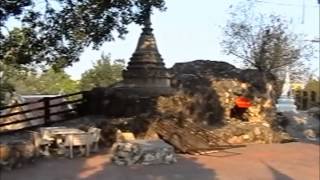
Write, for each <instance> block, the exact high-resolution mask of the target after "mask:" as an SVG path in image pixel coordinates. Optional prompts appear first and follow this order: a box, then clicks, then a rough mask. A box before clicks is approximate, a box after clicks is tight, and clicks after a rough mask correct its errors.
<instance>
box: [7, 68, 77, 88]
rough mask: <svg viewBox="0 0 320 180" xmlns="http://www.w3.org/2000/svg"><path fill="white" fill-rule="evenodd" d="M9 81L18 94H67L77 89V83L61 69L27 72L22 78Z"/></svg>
mask: <svg viewBox="0 0 320 180" xmlns="http://www.w3.org/2000/svg"><path fill="white" fill-rule="evenodd" d="M10 81H11V84H13V86H14V88H15V91H16V92H17V93H18V94H68V93H74V92H77V91H79V88H78V83H77V82H76V81H74V80H72V79H71V78H70V76H69V75H68V74H66V73H65V72H64V71H63V70H60V71H54V70H53V69H49V70H47V71H46V72H43V73H41V74H36V73H28V75H27V76H26V77H24V78H22V77H16V78H12V79H11V80H10Z"/></svg>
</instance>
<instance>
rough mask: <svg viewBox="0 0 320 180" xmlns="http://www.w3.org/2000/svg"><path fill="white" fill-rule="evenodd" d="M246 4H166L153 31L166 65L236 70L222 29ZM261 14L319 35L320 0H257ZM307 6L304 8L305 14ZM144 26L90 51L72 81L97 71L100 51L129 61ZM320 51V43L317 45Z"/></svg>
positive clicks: (213, 0)
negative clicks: (198, 63) (214, 63)
mask: <svg viewBox="0 0 320 180" xmlns="http://www.w3.org/2000/svg"><path fill="white" fill-rule="evenodd" d="M243 1H245V0H197V1H195V0H166V3H167V8H168V9H167V11H165V12H155V13H154V15H153V16H152V23H153V25H152V27H153V28H154V34H155V37H156V40H157V44H158V49H159V51H160V53H161V55H162V57H163V59H164V62H165V64H166V66H167V67H171V66H172V65H173V64H174V63H176V62H184V61H191V60H196V59H209V60H218V61H227V62H229V63H232V64H234V65H236V66H240V64H239V63H238V62H237V61H235V59H234V57H232V56H227V55H225V54H224V53H223V52H222V49H221V47H220V42H221V40H222V38H223V37H222V27H223V26H224V25H225V24H226V22H227V19H228V18H229V14H228V8H229V6H230V5H236V4H238V3H239V2H243ZM257 1H258V2H257V3H256V4H255V8H256V11H257V12H259V13H265V14H275V15H281V16H283V17H285V18H286V19H287V20H289V21H291V25H290V28H291V29H292V30H293V31H294V32H296V33H304V34H306V35H307V37H306V38H307V39H313V38H315V37H319V6H318V4H317V0H287V1H282V0H257ZM303 2H304V3H305V10H304V13H303ZM140 32H141V27H139V26H137V25H130V26H129V33H128V34H127V35H126V38H125V39H124V40H121V39H116V41H114V42H107V43H105V44H104V45H103V46H101V48H100V50H99V51H95V50H92V49H91V48H87V49H86V50H85V52H84V53H83V54H82V55H81V57H80V61H79V62H77V63H74V64H73V66H72V67H69V68H67V69H66V72H67V73H68V74H70V75H71V76H72V78H73V79H80V77H81V74H82V73H83V72H84V71H85V70H87V69H89V68H91V67H92V65H93V63H94V62H95V61H96V60H97V59H99V58H100V56H101V53H102V52H104V53H105V54H108V53H110V54H111V57H112V59H118V58H121V59H125V60H126V62H128V60H129V58H130V57H131V55H132V53H133V51H134V50H135V48H136V44H137V40H138V38H139V35H140ZM315 47H316V48H317V49H318V52H317V55H319V45H317V44H315ZM312 68H313V69H314V70H315V71H317V72H319V57H315V58H314V59H313V61H312Z"/></svg>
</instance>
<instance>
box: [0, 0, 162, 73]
mask: <svg viewBox="0 0 320 180" xmlns="http://www.w3.org/2000/svg"><path fill="white" fill-rule="evenodd" d="M34 6H36V8H34ZM152 8H156V9H160V10H165V3H164V0H144V1H141V0H81V1H79V0H25V1H23V3H22V1H20V0H2V1H1V3H0V28H2V29H1V31H0V60H5V61H7V62H10V63H11V62H16V63H20V64H29V63H33V62H35V63H47V64H48V65H50V66H53V68H55V69H58V68H61V67H65V66H67V65H70V64H71V63H72V62H75V61H78V60H79V55H80V53H81V52H82V51H83V49H84V48H85V47H88V46H89V45H93V48H95V49H97V48H99V47H100V46H101V45H102V44H103V43H104V42H107V41H112V40H114V36H116V35H117V36H118V37H120V38H123V37H124V35H125V34H126V33H127V32H128V31H127V26H128V25H129V24H131V23H137V24H143V23H144V21H145V19H146V18H147V16H148V14H149V13H150V11H151V9H152ZM10 17H15V18H17V19H20V20H21V23H22V27H21V30H16V29H14V30H13V31H10V32H8V33H4V32H5V24H6V21H7V20H8V19H9V18H10Z"/></svg>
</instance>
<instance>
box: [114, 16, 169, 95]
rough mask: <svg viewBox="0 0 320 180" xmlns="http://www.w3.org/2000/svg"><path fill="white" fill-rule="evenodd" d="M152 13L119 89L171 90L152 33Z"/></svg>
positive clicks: (136, 90) (157, 91) (149, 92)
mask: <svg viewBox="0 0 320 180" xmlns="http://www.w3.org/2000/svg"><path fill="white" fill-rule="evenodd" d="M152 30H153V29H152V28H151V20H150V13H149V14H148V17H147V19H146V20H145V24H144V27H143V29H142V33H141V35H140V38H139V41H138V45H137V47H136V50H135V52H134V53H133V55H132V57H131V58H130V62H129V63H128V66H127V69H126V70H124V71H123V72H122V76H123V81H122V82H121V83H120V84H119V85H118V87H117V88H118V89H120V90H122V89H126V90H128V89H130V90H131V91H134V92H135V93H138V94H141V93H142V94H144V93H145V94H150V95H162V94H168V93H170V92H171V90H172V89H171V87H170V76H169V73H168V71H167V69H166V68H165V64H164V62H163V59H162V58H161V55H160V53H159V51H158V48H157V43H156V39H155V37H154V35H153V33H152Z"/></svg>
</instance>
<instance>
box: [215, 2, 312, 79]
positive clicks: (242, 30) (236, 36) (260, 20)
mask: <svg viewBox="0 0 320 180" xmlns="http://www.w3.org/2000/svg"><path fill="white" fill-rule="evenodd" d="M252 7H253V6H252V4H250V3H249V5H248V4H246V5H244V6H243V5H242V6H238V7H235V9H232V12H231V19H230V20H229V21H228V22H227V25H226V26H225V27H224V40H223V41H222V42H221V45H222V46H223V47H224V51H225V53H226V54H228V55H233V56H235V57H236V58H237V59H238V60H240V61H242V62H243V63H244V65H245V66H247V67H249V68H256V69H258V70H259V71H261V72H264V73H273V74H274V75H277V76H279V75H281V76H282V74H283V69H284V67H287V66H289V67H290V71H291V72H292V73H293V74H294V73H297V74H298V75H300V76H301V75H302V74H301V72H299V70H302V69H303V67H304V68H306V67H305V66H304V65H306V63H305V61H306V60H309V58H310V57H311V56H312V46H311V44H310V43H306V42H305V41H302V39H301V36H299V35H297V34H295V33H293V32H290V30H289V28H288V23H287V22H286V21H285V20H283V19H282V18H281V17H280V16H276V15H270V16H266V15H262V14H260V15H259V16H258V17H257V16H255V14H254V13H253V11H252ZM303 70H305V69H303Z"/></svg>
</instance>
